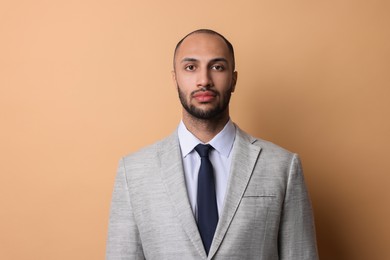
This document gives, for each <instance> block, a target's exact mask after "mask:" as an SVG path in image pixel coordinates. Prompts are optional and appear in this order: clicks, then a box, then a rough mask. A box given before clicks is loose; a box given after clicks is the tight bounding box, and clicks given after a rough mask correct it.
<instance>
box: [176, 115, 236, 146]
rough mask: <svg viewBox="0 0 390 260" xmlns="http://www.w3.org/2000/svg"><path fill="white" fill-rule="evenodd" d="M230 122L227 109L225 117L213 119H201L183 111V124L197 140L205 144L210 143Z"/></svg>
mask: <svg viewBox="0 0 390 260" xmlns="http://www.w3.org/2000/svg"><path fill="white" fill-rule="evenodd" d="M228 121H229V111H228V109H226V111H225V113H223V115H221V116H219V117H216V118H212V119H199V118H196V117H194V116H192V115H190V114H188V113H187V112H186V111H183V123H184V125H185V126H186V128H187V129H188V131H190V132H191V133H192V134H193V135H194V136H196V138H198V139H199V140H200V141H202V142H203V143H208V142H209V141H210V140H211V139H213V138H214V136H216V135H217V134H218V133H219V132H221V130H222V129H223V128H224V127H225V125H226V123H227V122H228Z"/></svg>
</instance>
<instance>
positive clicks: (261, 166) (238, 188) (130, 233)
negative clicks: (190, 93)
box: [106, 127, 318, 260]
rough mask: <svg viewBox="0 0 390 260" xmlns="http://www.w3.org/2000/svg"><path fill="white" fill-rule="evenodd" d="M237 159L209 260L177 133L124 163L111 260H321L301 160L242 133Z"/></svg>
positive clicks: (114, 216)
mask: <svg viewBox="0 0 390 260" xmlns="http://www.w3.org/2000/svg"><path fill="white" fill-rule="evenodd" d="M232 152H233V154H232V156H233V159H232V166H231V173H230V180H229V184H228V187H227V191H226V196H225V202H224V207H223V212H222V214H221V215H220V218H219V222H218V226H217V229H216V232H215V235H214V240H213V242H212V245H211V248H210V252H209V255H208V256H206V253H205V250H204V248H203V244H202V240H201V237H200V235H199V232H198V228H197V224H196V221H195V218H194V215H193V213H192V210H191V206H190V203H189V200H188V196H187V191H186V184H185V179H184V173H183V165H182V160H181V154H180V147H179V141H178V137H177V133H176V132H175V133H174V134H172V135H171V136H169V137H168V138H166V139H164V140H162V141H160V142H158V143H156V144H154V145H152V146H149V147H147V148H144V149H142V150H140V151H138V152H137V153H134V154H132V155H130V156H127V157H124V158H123V159H122V160H121V161H120V164H119V169H118V174H117V177H116V181H115V187H114V192H113V197H112V205H111V214H110V222H109V231H108V240H107V252H106V259H108V260H114V259H157V260H162V259H169V260H173V259H178V260H179V259H180V260H183V259H184V260H191V259H215V260H219V259H223V260H226V259H232V260H233V259H234V260H236V259H237V260H250V259H262V260H273V259H282V260H308V259H310V260H311V259H318V256H317V248H316V238H315V228H314V222H313V217H312V209H311V204H310V200H309V197H308V193H307V190H306V186H305V183H304V179H303V175H302V171H301V165H300V161H299V158H298V156H297V155H296V154H293V153H290V152H288V151H286V150H284V149H282V148H280V147H278V146H276V145H274V144H272V143H270V142H266V141H263V140H260V139H256V138H253V137H251V136H249V135H248V134H246V133H244V132H243V131H241V130H240V129H239V128H238V127H237V134H236V139H235V143H234V146H233V151H232Z"/></svg>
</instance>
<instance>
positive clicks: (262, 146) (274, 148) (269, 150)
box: [236, 126, 299, 167]
mask: <svg viewBox="0 0 390 260" xmlns="http://www.w3.org/2000/svg"><path fill="white" fill-rule="evenodd" d="M236 127H237V133H236V141H237V149H240V148H241V149H242V147H245V146H246V147H252V148H253V149H256V150H258V151H259V160H260V161H263V162H267V164H281V165H284V166H286V167H289V166H290V165H291V163H292V162H293V161H295V160H297V161H299V156H298V154H296V153H294V152H291V151H289V150H287V149H285V148H283V147H281V146H279V145H277V144H275V143H273V142H270V141H267V140H264V139H262V138H258V137H254V136H252V135H250V134H248V133H246V132H245V131H243V130H241V129H240V128H239V127H238V126H236Z"/></svg>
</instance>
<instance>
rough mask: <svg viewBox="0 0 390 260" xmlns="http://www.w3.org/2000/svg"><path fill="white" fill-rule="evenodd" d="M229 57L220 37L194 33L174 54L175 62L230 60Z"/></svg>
mask: <svg viewBox="0 0 390 260" xmlns="http://www.w3.org/2000/svg"><path fill="white" fill-rule="evenodd" d="M230 56H231V55H230V52H229V49H228V47H227V45H226V43H225V41H224V40H223V39H222V38H221V37H220V36H218V35H214V34H208V33H195V34H192V35H189V36H188V37H187V38H185V39H184V41H183V42H182V43H181V45H180V46H179V48H178V50H177V52H176V61H181V60H182V59H184V58H195V59H213V58H216V57H218V58H225V59H227V60H231V57H230Z"/></svg>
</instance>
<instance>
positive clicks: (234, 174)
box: [208, 126, 261, 259]
mask: <svg viewBox="0 0 390 260" xmlns="http://www.w3.org/2000/svg"><path fill="white" fill-rule="evenodd" d="M236 128H237V133H236V139H235V142H234V146H233V151H232V152H233V154H232V156H233V158H232V166H231V170H230V177H229V178H230V179H229V183H228V187H227V190H226V195H225V202H224V207H223V212H222V214H221V215H220V219H219V222H218V226H217V229H216V231H215V235H214V239H213V242H212V245H211V248H210V252H209V256H208V259H211V258H212V257H213V255H214V254H215V253H216V252H217V250H218V248H219V246H220V245H221V242H222V240H223V238H224V237H225V234H226V232H227V230H228V228H229V225H230V223H231V221H232V219H233V217H234V214H235V213H236V210H237V208H238V206H239V204H240V202H241V198H242V196H243V194H244V192H245V189H246V187H247V185H248V182H249V180H250V177H251V175H252V172H253V169H254V166H255V164H256V161H257V159H258V156H259V154H260V150H261V148H260V147H259V146H257V145H253V143H254V142H255V141H256V139H255V138H253V137H251V136H249V135H247V134H246V133H244V132H243V131H242V130H241V129H239V128H238V126H236Z"/></svg>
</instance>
